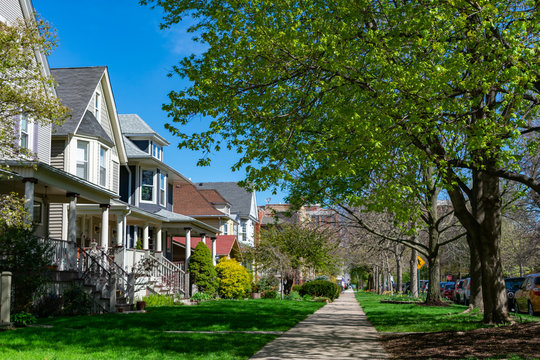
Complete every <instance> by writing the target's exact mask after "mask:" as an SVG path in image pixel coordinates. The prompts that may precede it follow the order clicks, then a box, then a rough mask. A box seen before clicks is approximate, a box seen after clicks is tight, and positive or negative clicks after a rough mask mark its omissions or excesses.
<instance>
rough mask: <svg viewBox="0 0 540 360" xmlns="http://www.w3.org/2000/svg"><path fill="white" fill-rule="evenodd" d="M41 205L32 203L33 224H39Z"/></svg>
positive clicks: (35, 202)
mask: <svg viewBox="0 0 540 360" xmlns="http://www.w3.org/2000/svg"><path fill="white" fill-rule="evenodd" d="M42 209H43V204H42V203H41V202H39V201H34V209H33V212H32V222H33V223H34V224H36V225H37V224H41V218H42V213H43V211H42Z"/></svg>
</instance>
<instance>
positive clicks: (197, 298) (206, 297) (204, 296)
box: [191, 292, 213, 301]
mask: <svg viewBox="0 0 540 360" xmlns="http://www.w3.org/2000/svg"><path fill="white" fill-rule="evenodd" d="M212 299H213V297H212V295H210V294H205V293H203V292H196V293H195V294H193V295H191V300H195V301H200V300H212Z"/></svg>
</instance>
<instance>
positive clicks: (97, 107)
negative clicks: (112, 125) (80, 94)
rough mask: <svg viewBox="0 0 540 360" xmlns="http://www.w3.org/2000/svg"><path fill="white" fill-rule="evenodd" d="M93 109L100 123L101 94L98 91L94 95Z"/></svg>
mask: <svg viewBox="0 0 540 360" xmlns="http://www.w3.org/2000/svg"><path fill="white" fill-rule="evenodd" d="M94 111H95V115H96V119H97V121H98V122H99V123H101V94H100V93H99V91H96V95H95V98H94Z"/></svg>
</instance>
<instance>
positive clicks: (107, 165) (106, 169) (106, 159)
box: [98, 145, 109, 188]
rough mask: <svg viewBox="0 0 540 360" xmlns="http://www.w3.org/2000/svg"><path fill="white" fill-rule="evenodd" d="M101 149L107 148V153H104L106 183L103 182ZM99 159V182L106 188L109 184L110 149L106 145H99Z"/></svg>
mask: <svg viewBox="0 0 540 360" xmlns="http://www.w3.org/2000/svg"><path fill="white" fill-rule="evenodd" d="M101 149H103V150H105V154H104V159H103V162H104V165H105V184H104V185H103V184H101ZM98 151H99V153H98V159H99V164H98V184H99V186H103V187H105V188H108V186H109V149H108V148H106V147H105V146H103V145H100V146H99V147H98Z"/></svg>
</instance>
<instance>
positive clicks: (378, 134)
mask: <svg viewBox="0 0 540 360" xmlns="http://www.w3.org/2000/svg"><path fill="white" fill-rule="evenodd" d="M141 3H143V4H148V3H151V4H155V5H158V6H161V7H163V9H164V10H165V17H164V22H163V24H162V25H163V27H168V26H172V25H173V24H175V23H177V22H179V21H181V20H182V18H183V17H187V16H191V17H193V18H194V19H195V20H196V23H195V25H194V26H193V27H192V28H191V31H193V32H194V33H196V34H197V35H198V39H199V41H202V42H204V43H206V44H207V45H208V46H209V47H208V50H207V51H206V52H205V53H204V54H202V55H201V56H200V57H196V56H190V57H186V58H184V59H182V60H181V61H180V63H179V64H178V65H177V66H175V67H174V70H173V73H176V74H178V75H179V76H181V77H184V78H187V79H189V80H190V81H191V83H192V85H191V86H189V87H188V88H186V89H182V90H178V91H171V92H170V94H169V98H170V102H169V103H168V104H166V105H164V110H166V111H167V112H168V113H169V115H170V117H171V119H172V122H171V123H168V124H166V127H167V128H168V129H169V130H170V131H171V132H172V133H173V134H175V135H178V136H179V137H180V144H179V145H180V146H181V147H187V148H190V149H194V150H201V149H202V150H205V151H207V152H209V153H210V152H212V151H216V150H219V149H220V148H221V147H227V148H230V149H236V150H237V151H238V152H239V153H241V154H242V157H241V158H240V160H239V161H238V162H237V163H236V164H235V166H234V169H239V168H242V167H245V168H246V170H247V179H246V180H248V181H251V182H252V183H253V184H254V186H255V188H257V189H261V188H267V187H271V186H276V184H283V183H285V184H287V185H286V186H287V187H288V188H289V190H290V191H291V194H292V198H297V199H301V200H303V201H311V202H316V201H318V200H328V198H330V199H332V200H335V199H338V200H340V201H343V202H344V203H349V204H352V205H355V206H356V205H360V204H363V203H365V202H366V199H368V200H370V198H369V195H368V196H366V194H369V192H367V191H366V190H369V189H377V192H375V194H376V196H377V197H378V199H379V202H378V203H379V206H380V207H381V208H391V209H392V210H393V211H396V212H398V211H400V206H399V204H403V203H406V201H407V199H408V196H409V195H408V194H409V193H410V191H409V189H408V187H409V186H410V185H407V184H408V183H409V184H410V183H413V182H415V181H417V179H418V178H419V176H418V175H419V174H418V173H416V172H414V171H406V170H407V169H409V168H416V166H417V165H418V164H427V165H433V166H435V168H436V172H437V174H438V176H439V177H440V179H441V181H442V184H443V186H444V187H445V188H446V191H447V192H448V194H449V196H450V198H451V200H452V203H453V207H454V210H455V214H456V216H457V217H458V219H459V220H460V222H461V223H462V224H463V226H464V227H465V229H466V230H467V233H468V236H469V238H470V239H471V242H470V245H471V246H472V247H476V248H478V249H482V252H481V254H482V258H481V259H480V260H481V262H482V276H484V277H485V278H486V281H485V283H486V284H491V285H486V289H484V290H485V291H486V293H485V294H484V299H494V300H493V302H492V303H490V302H489V301H488V303H487V304H486V303H485V321H487V322H491V321H495V322H501V321H506V320H508V316H507V314H506V313H505V306H504V304H503V303H504V302H505V301H506V300H505V294H504V284H503V283H502V269H501V267H500V259H499V258H498V251H499V250H498V243H499V241H500V227H501V225H500V217H501V216H500V212H501V194H500V189H499V179H500V178H505V179H509V180H512V181H516V182H519V183H522V184H524V185H526V186H527V187H530V188H531V189H534V190H535V191H536V192H540V182H538V180H537V178H536V177H535V176H531V174H527V173H525V172H523V171H521V170H520V166H519V165H520V161H521V160H522V159H523V158H525V157H528V156H531V155H534V154H537V153H538V145H539V142H538V140H537V131H538V130H539V129H540V128H539V127H538V112H539V109H540V79H539V76H538V74H539V70H540V62H539V61H538V58H539V52H538V36H539V34H540V31H539V24H540V13H539V11H538V4H537V2H535V1H533V0H523V1H510V2H491V1H487V0H483V1H469V0H453V1H379V2H376V3H373V2H371V1H356V2H353V3H351V2H350V1H340V0H338V1H314V0H311V1H299V2H294V3H289V2H272V1H264V0H259V1H250V2H237V1H227V2H207V1H192V0H189V1H188V0H183V1H182V0H180V1H169V0H143V1H141ZM201 115H202V116H204V117H210V118H212V121H211V122H210V124H209V127H208V129H207V130H206V131H203V132H201V133H195V134H185V133H183V130H182V128H181V127H180V126H181V125H184V124H186V123H188V122H189V121H190V120H191V119H192V118H193V117H194V116H201ZM208 163H209V157H205V158H202V159H201V160H200V164H202V165H205V164H208ZM396 173H399V175H400V176H405V178H406V179H409V181H403V180H402V181H399V182H398V181H396V182H394V183H392V182H391V181H388V180H389V179H390V180H391V179H392V178H393V177H394V176H395V174H396ZM405 178H404V179H405ZM380 179H382V180H383V181H382V182H383V183H385V184H388V186H385V187H384V188H380V187H378V186H377V185H378V183H379V180H380ZM323 190H324V191H323ZM469 201H470V204H468V202H469ZM371 203H373V202H371ZM396 205H397V206H396ZM407 211H409V210H405V211H404V212H403V213H402V217H405V216H406V213H407ZM398 215H399V214H398Z"/></svg>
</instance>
